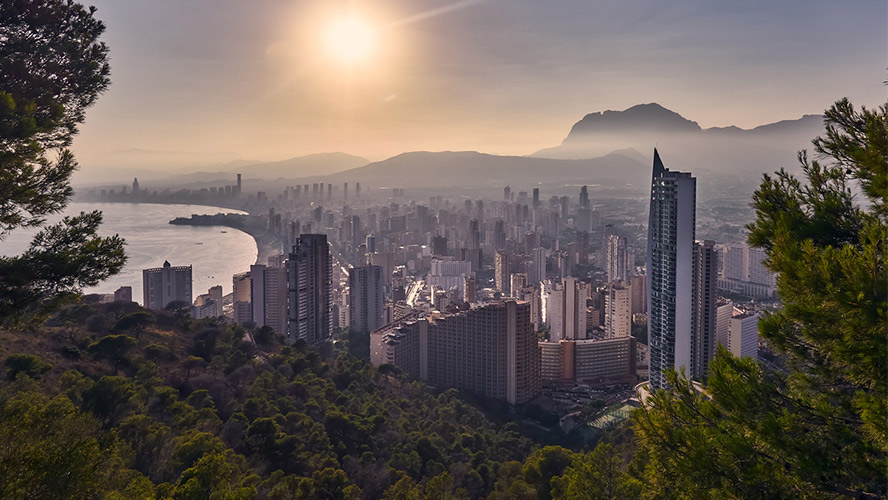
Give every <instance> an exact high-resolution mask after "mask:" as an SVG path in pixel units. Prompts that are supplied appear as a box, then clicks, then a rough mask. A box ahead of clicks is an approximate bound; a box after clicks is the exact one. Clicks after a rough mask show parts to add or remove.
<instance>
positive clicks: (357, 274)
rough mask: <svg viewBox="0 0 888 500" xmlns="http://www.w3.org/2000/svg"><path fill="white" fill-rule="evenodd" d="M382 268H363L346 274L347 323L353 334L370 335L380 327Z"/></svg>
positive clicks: (382, 305) (382, 302) (383, 294)
mask: <svg viewBox="0 0 888 500" xmlns="http://www.w3.org/2000/svg"><path fill="white" fill-rule="evenodd" d="M382 284H383V282H382V267H380V266H363V267H356V268H353V269H350V270H349V272H348V294H349V304H348V312H349V321H350V327H351V330H352V331H354V332H361V333H370V332H372V331H373V330H376V329H377V328H379V327H380V326H382V310H383V307H384V305H385V292H384V291H383V288H382Z"/></svg>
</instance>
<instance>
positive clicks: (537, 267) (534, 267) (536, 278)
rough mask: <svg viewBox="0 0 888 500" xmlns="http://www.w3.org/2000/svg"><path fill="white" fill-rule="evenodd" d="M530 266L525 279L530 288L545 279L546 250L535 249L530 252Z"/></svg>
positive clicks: (541, 248)
mask: <svg viewBox="0 0 888 500" xmlns="http://www.w3.org/2000/svg"><path fill="white" fill-rule="evenodd" d="M530 256H531V265H530V269H529V270H528V273H527V279H528V281H529V284H530V285H531V286H536V285H537V284H538V283H539V282H540V281H543V280H545V279H546V249H545V248H543V247H539V246H538V247H536V248H534V249H533V250H531V252H530Z"/></svg>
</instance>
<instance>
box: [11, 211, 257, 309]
mask: <svg viewBox="0 0 888 500" xmlns="http://www.w3.org/2000/svg"><path fill="white" fill-rule="evenodd" d="M93 210H101V211H102V214H103V222H102V225H101V226H100V228H99V234H100V235H101V236H112V235H114V234H119V235H120V236H121V237H123V238H124V239H125V240H126V255H127V262H126V265H125V266H124V268H123V270H121V272H120V273H119V274H117V275H115V276H112V277H110V278H108V279H106V280H105V281H103V282H102V283H100V284H98V285H97V286H94V287H90V288H88V289H85V290H84V291H83V293H113V292H114V290H117V289H118V288H120V287H121V286H131V287H133V300H135V301H136V302H139V303H140V304H141V303H142V270H143V269H148V268H152V267H161V266H162V265H163V262H164V261H165V260H168V261H169V262H170V264H172V265H174V266H187V265H191V266H192V271H191V275H192V280H193V283H192V291H193V294H194V296H195V297H197V296H198V295H200V294H203V293H207V290H208V289H209V288H210V287H212V286H215V285H222V290H223V292H224V293H225V294H228V293H231V289H232V281H231V277H232V276H233V275H234V274H237V273H241V272H244V271H249V270H250V265H252V264H254V263H255V262H256V257H257V256H258V253H259V250H258V248H257V247H256V241H255V240H254V239H253V237H252V236H250V235H248V234H247V233H244V232H243V231H239V230H237V229H234V228H230V227H222V226H179V225H172V224H170V223H169V221H170V220H172V219H174V218H176V217H188V216H190V215H192V214H215V213H219V212H226V213H245V212H241V211H238V210H233V209H228V208H218V207H208V206H202V205H162V204H155V203H69V204H68V206H67V207H66V208H65V210H64V211H63V212H62V213H61V214H57V215H54V216H52V217H49V218H48V220H47V223H50V224H51V223H55V222H58V221H60V220H61V219H62V218H63V217H65V216H71V215H78V214H80V212H90V211H93ZM36 232H37V230H27V231H25V230H18V231H13V232H12V233H11V234H9V235H8V236H7V237H6V239H4V240H3V241H0V255H7V256H11V255H18V254H20V253H21V252H23V251H25V250H27V248H28V245H29V244H30V242H31V238H32V237H33V236H34V234H35V233H36Z"/></svg>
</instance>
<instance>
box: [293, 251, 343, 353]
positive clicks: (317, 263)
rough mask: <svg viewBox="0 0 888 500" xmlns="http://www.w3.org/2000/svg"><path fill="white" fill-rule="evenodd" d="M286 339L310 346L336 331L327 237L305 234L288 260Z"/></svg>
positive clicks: (327, 337) (331, 272) (331, 270)
mask: <svg viewBox="0 0 888 500" xmlns="http://www.w3.org/2000/svg"><path fill="white" fill-rule="evenodd" d="M287 294H288V297H287V318H288V321H287V337H288V339H289V341H290V342H295V341H296V339H302V340H304V341H305V342H307V343H309V344H316V343H318V342H323V341H325V340H327V339H329V338H330V334H331V333H332V329H333V269H332V259H331V257H330V248H329V245H328V244H327V235H325V234H303V235H301V236H299V239H297V240H296V245H294V246H293V251H292V252H291V253H290V257H289V259H288V261H287Z"/></svg>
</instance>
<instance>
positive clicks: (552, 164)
mask: <svg viewBox="0 0 888 500" xmlns="http://www.w3.org/2000/svg"><path fill="white" fill-rule="evenodd" d="M822 132H823V117H822V116H821V115H805V116H803V117H801V118H799V119H797V120H784V121H780V122H776V123H771V124H767V125H762V126H760V127H756V128H753V129H741V128H738V127H733V126H731V127H714V128H707V129H704V128H702V127H700V125H699V124H698V123H697V122H695V121H692V120H689V119H687V118H685V117H683V116H682V115H680V114H678V113H676V112H674V111H671V110H669V109H666V108H664V107H663V106H661V105H659V104H656V103H650V104H639V105H637V106H633V107H631V108H628V109H626V110H623V111H604V112H596V113H590V114H587V115H585V116H584V117H583V118H582V119H581V120H579V121H578V122H576V123H575V124H574V125H573V126H572V127H571V129H570V131H569V133H568V134H567V136H566V137H565V138H564V140H563V141H562V143H561V144H560V145H558V146H555V147H552V148H546V149H542V150H539V151H537V152H535V153H532V154H530V155H528V156H498V155H490V154H485V153H480V152H476V151H458V152H454V151H440V152H425V151H414V152H407V153H402V154H399V155H397V156H394V157H391V158H388V159H386V160H382V161H377V162H370V161H368V160H367V159H365V158H362V157H359V156H353V155H348V154H345V153H323V154H316V155H308V156H300V157H295V158H290V159H287V160H281V161H274V162H251V161H248V160H242V159H229V160H228V161H227V162H220V163H214V164H211V165H209V166H206V167H204V168H194V167H190V166H189V167H185V166H184V165H183V167H184V168H183V170H185V169H189V170H191V172H189V173H183V174H178V175H173V176H171V175H169V174H168V169H167V172H163V171H162V170H160V169H158V168H154V169H146V168H144V166H143V168H142V170H141V175H139V173H138V172H139V171H138V170H137V169H130V170H125V169H121V168H120V166H118V168H117V169H115V171H114V173H115V174H117V175H115V177H121V175H120V174H121V173H125V176H124V177H123V178H122V179H121V180H122V181H126V180H127V179H131V178H132V177H134V176H137V175H139V178H140V181H141V180H143V178H144V180H146V181H151V182H154V183H166V184H171V185H177V186H181V187H190V186H192V185H194V186H204V185H216V184H219V185H221V184H226V183H231V181H232V177H233V175H234V173H236V172H240V173H243V177H244V179H245V180H251V181H253V184H252V185H254V186H255V188H256V189H274V188H275V187H280V186H281V183H282V182H286V183H289V184H298V183H311V182H326V183H334V184H339V183H342V182H360V183H362V184H364V185H367V186H371V185H372V186H373V187H375V188H383V187H401V188H438V187H445V188H456V187H476V188H477V187H490V188H493V187H496V186H504V185H506V184H513V185H523V186H527V185H538V184H541V183H549V184H553V183H554V184H565V183H578V184H600V185H604V186H627V185H635V186H643V185H645V184H646V183H647V176H648V175H649V172H648V171H649V164H650V158H649V155H650V152H651V151H652V150H653V148H654V147H658V148H659V149H660V153H661V155H663V158H664V161H665V162H666V163H667V167H669V168H673V169H677V170H690V171H692V172H695V173H700V174H706V175H710V174H711V175H718V174H725V175H727V174H730V175H740V176H744V177H746V176H753V177H754V178H757V177H758V176H759V175H760V174H761V173H762V172H771V171H774V170H777V169H779V168H781V167H784V168H788V169H791V170H792V169H795V168H796V161H795V157H796V152H797V151H798V150H800V149H804V148H806V147H808V146H809V145H810V141H811V139H813V138H814V137H816V136H817V135H820V134H821V133H822ZM132 154H134V153H132V152H131V156H132ZM118 156H119V155H118ZM143 156H146V157H150V156H151V155H148V154H146V155H143ZM157 156H158V155H155V158H156V157H157ZM159 156H160V158H166V157H168V156H169V155H159ZM190 159H191V160H193V158H190ZM183 163H187V164H189V165H191V164H193V162H183ZM169 164H170V163H166V165H169ZM102 178H103V180H106V181H107V180H108V176H107V175H106V176H104V177H102ZM79 180H80V181H81V183H82V182H83V180H82V179H79ZM207 183H209V184H207Z"/></svg>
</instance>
